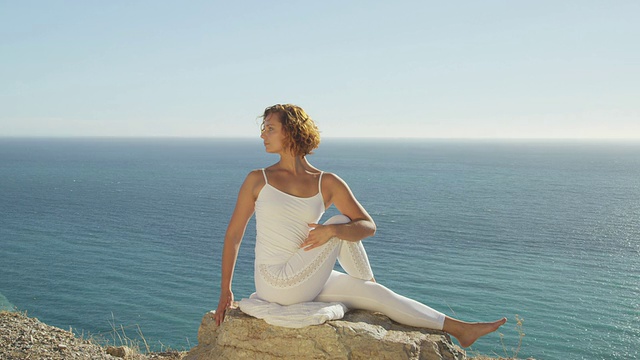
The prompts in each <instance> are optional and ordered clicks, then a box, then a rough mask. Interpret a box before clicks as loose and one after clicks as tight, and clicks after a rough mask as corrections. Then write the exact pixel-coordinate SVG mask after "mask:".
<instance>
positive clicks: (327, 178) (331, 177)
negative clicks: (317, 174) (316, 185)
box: [322, 171, 347, 187]
mask: <svg viewBox="0 0 640 360" xmlns="http://www.w3.org/2000/svg"><path fill="white" fill-rule="evenodd" d="M322 184H323V185H327V186H329V187H335V186H346V185H347V183H346V182H345V181H344V180H342V178H341V177H340V176H338V175H337V174H335V173H332V172H328V171H323V172H322Z"/></svg>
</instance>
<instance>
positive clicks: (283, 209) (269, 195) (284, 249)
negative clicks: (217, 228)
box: [255, 169, 325, 265]
mask: <svg viewBox="0 0 640 360" xmlns="http://www.w3.org/2000/svg"><path fill="white" fill-rule="evenodd" d="M322 174H323V173H322V172H321V173H320V177H319V178H318V193H317V194H316V195H314V196H311V197H297V196H293V195H290V194H287V193H285V192H282V191H280V190H278V189H276V188H275V187H273V186H271V185H270V184H269V181H268V180H267V174H266V173H265V171H264V169H262V175H263V176H264V181H265V185H264V187H263V188H262V189H261V190H260V193H259V194H258V199H257V200H256V204H255V212H256V264H268V265H274V264H282V263H285V262H287V260H288V259H289V258H290V257H291V255H293V253H295V252H296V251H298V250H299V249H300V244H302V242H303V241H304V240H305V239H306V238H307V236H308V235H309V225H308V224H309V223H317V222H318V221H320V218H321V217H322V214H324V210H325V209H324V199H323V198H322V190H321V185H322Z"/></svg>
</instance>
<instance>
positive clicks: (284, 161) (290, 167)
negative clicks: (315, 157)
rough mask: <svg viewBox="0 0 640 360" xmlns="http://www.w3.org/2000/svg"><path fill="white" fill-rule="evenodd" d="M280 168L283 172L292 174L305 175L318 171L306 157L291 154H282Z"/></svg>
mask: <svg viewBox="0 0 640 360" xmlns="http://www.w3.org/2000/svg"><path fill="white" fill-rule="evenodd" d="M278 166H279V167H281V168H282V169H283V170H286V171H289V172H291V173H292V174H299V173H304V172H307V171H310V170H316V169H315V168H314V167H313V166H311V164H309V161H307V158H306V157H305V156H294V155H289V154H280V161H279V162H278Z"/></svg>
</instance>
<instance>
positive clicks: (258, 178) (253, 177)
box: [244, 169, 265, 185]
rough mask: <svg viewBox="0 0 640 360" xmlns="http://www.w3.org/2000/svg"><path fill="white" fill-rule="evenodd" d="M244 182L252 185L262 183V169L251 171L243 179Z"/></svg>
mask: <svg viewBox="0 0 640 360" xmlns="http://www.w3.org/2000/svg"><path fill="white" fill-rule="evenodd" d="M244 182H245V183H248V184H252V185H259V184H260V183H264V182H265V181H264V169H255V170H251V171H250V172H249V173H248V174H247V177H246V178H245V179H244Z"/></svg>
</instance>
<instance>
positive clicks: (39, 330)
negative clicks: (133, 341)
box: [0, 311, 184, 360]
mask: <svg viewBox="0 0 640 360" xmlns="http://www.w3.org/2000/svg"><path fill="white" fill-rule="evenodd" d="M183 357H184V353H181V352H177V351H168V352H163V353H149V354H141V353H140V352H139V351H137V350H136V349H131V348H129V347H125V346H120V347H103V346H100V345H99V344H97V343H95V342H94V341H92V340H90V339H81V338H78V337H76V336H75V335H74V334H73V333H72V332H70V331H66V330H62V329H60V328H57V327H53V326H49V325H47V324H44V323H42V322H40V321H39V320H38V319H36V318H30V317H27V316H26V315H24V314H22V313H16V312H8V311H0V359H11V360H13V359H50V360H58V359H60V360H63V359H64V360H66V359H91V360H94V359H95V360H120V359H121V358H124V359H132V360H133V359H136V360H155V359H163V360H179V359H182V358H183Z"/></svg>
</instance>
